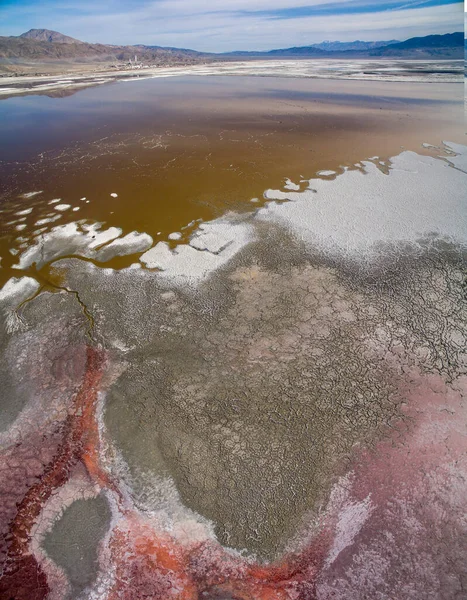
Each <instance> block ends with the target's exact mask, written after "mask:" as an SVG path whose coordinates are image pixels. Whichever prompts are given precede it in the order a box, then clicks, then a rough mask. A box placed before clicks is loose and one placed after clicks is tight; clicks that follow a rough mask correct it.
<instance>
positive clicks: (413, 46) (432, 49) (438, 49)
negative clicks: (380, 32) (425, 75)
mask: <svg viewBox="0 0 467 600" xmlns="http://www.w3.org/2000/svg"><path fill="white" fill-rule="evenodd" d="M368 54H369V55H370V56H381V57H392V56H393V57H397V56H399V57H401V58H464V33H463V32H462V31H458V32H456V33H446V34H445V35H427V36H425V37H414V38H410V39H408V40H405V42H398V43H397V44H390V45H389V46H385V47H384V48H376V49H374V50H370V51H369V53H368Z"/></svg>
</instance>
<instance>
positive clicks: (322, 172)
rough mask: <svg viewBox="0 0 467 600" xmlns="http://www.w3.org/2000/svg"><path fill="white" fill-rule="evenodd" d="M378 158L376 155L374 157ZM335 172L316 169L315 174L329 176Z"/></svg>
mask: <svg viewBox="0 0 467 600" xmlns="http://www.w3.org/2000/svg"><path fill="white" fill-rule="evenodd" d="M376 158H378V157H376ZM335 174H336V172H335V171H318V173H317V175H319V176H320V177H329V176H330V175H335Z"/></svg>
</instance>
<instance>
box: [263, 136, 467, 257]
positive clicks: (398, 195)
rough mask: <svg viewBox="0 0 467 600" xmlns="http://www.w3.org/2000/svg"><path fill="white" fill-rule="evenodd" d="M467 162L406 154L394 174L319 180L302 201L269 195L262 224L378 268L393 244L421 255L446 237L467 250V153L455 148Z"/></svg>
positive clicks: (372, 169)
mask: <svg viewBox="0 0 467 600" xmlns="http://www.w3.org/2000/svg"><path fill="white" fill-rule="evenodd" d="M446 146H448V147H449V148H452V149H453V150H455V151H456V152H457V153H458V154H459V156H455V157H451V156H449V157H448V158H447V160H449V161H450V162H452V163H453V164H454V165H455V166H456V167H457V168H456V169H454V168H452V167H451V166H450V165H449V164H447V163H446V162H445V161H444V160H439V159H436V158H431V157H429V156H420V155H418V154H416V153H414V152H408V151H405V152H402V153H401V154H399V155H398V156H395V157H394V158H392V159H391V161H390V169H389V174H388V175H386V174H384V173H382V172H381V171H380V170H379V169H378V168H377V167H376V165H374V164H373V163H370V162H368V161H363V172H361V171H345V172H344V173H343V174H341V175H339V176H338V177H337V178H336V179H334V180H323V179H311V180H310V182H309V189H308V190H306V191H304V192H301V193H290V192H288V193H285V192H282V191H280V190H268V191H267V192H266V193H265V197H266V198H268V199H271V200H285V199H289V200H291V201H290V202H284V203H280V204H279V203H277V202H270V203H268V204H267V205H266V206H265V207H264V208H261V209H260V210H259V211H258V212H257V218H258V219H260V220H266V221H272V222H275V223H278V224H280V225H283V226H285V227H287V228H288V229H290V230H291V231H292V232H293V233H294V234H295V235H296V236H297V237H299V238H300V239H301V240H303V241H304V242H305V243H306V244H308V245H309V246H312V247H313V248H316V249H318V250H321V251H324V252H325V253H327V254H332V255H336V256H342V257H347V258H350V259H352V260H355V259H360V260H361V259H363V260H364V261H371V260H374V259H376V258H378V256H379V255H380V254H382V255H385V254H386V253H387V245H388V244H400V243H409V244H411V245H413V246H414V247H417V246H418V244H419V242H420V241H421V240H422V239H423V238H427V237H430V236H433V235H435V236H439V237H442V238H444V239H449V240H451V241H453V242H455V243H460V244H462V245H466V244H467V202H466V190H467V176H466V173H465V172H463V171H460V170H458V169H459V168H462V166H463V165H465V162H466V159H467V146H461V145H459V144H456V145H454V144H451V143H449V142H446Z"/></svg>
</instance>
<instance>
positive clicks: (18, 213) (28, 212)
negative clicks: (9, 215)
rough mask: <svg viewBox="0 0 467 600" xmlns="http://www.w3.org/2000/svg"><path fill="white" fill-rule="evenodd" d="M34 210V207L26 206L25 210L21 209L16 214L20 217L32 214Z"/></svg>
mask: <svg viewBox="0 0 467 600" xmlns="http://www.w3.org/2000/svg"><path fill="white" fill-rule="evenodd" d="M32 210H33V209H32V208H25V209H24V210H19V211H18V212H17V213H15V215H18V217H22V216H24V215H30V214H31V213H32Z"/></svg>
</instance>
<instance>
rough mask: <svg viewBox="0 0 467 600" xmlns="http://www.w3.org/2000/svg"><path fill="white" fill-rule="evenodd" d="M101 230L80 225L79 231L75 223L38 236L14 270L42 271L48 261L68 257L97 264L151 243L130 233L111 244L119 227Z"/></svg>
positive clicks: (149, 239) (146, 238)
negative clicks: (97, 261) (88, 259)
mask: <svg viewBox="0 0 467 600" xmlns="http://www.w3.org/2000/svg"><path fill="white" fill-rule="evenodd" d="M100 228H101V224H100V223H94V224H93V225H83V226H82V227H81V229H80V228H79V226H78V223H68V224H66V225H61V226H58V227H54V228H53V229H52V230H50V231H49V232H47V233H44V234H43V235H41V236H39V237H38V238H37V239H36V243H35V244H34V245H33V246H30V247H29V248H28V249H27V250H26V251H25V252H23V254H22V255H21V257H20V261H19V263H18V264H17V265H14V268H15V269H25V268H28V267H30V266H31V265H32V264H33V263H36V265H37V266H38V267H41V266H42V265H44V264H46V263H48V262H50V261H51V260H55V259H57V258H60V257H61V256H67V255H70V254H77V255H79V256H84V257H87V258H94V259H96V260H110V259H111V258H113V257H114V256H119V255H125V254H133V253H135V252H143V251H144V250H146V249H147V248H149V247H150V246H151V245H152V243H153V241H152V238H151V236H150V235H148V234H146V233H137V232H132V233H129V234H128V235H126V236H124V237H123V238H121V239H120V240H118V242H114V240H116V238H119V237H120V236H121V234H122V230H121V229H119V228H118V227H109V228H108V229H104V230H101V229H100ZM109 242H113V244H112V243H109ZM105 244H107V245H106V246H105Z"/></svg>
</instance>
